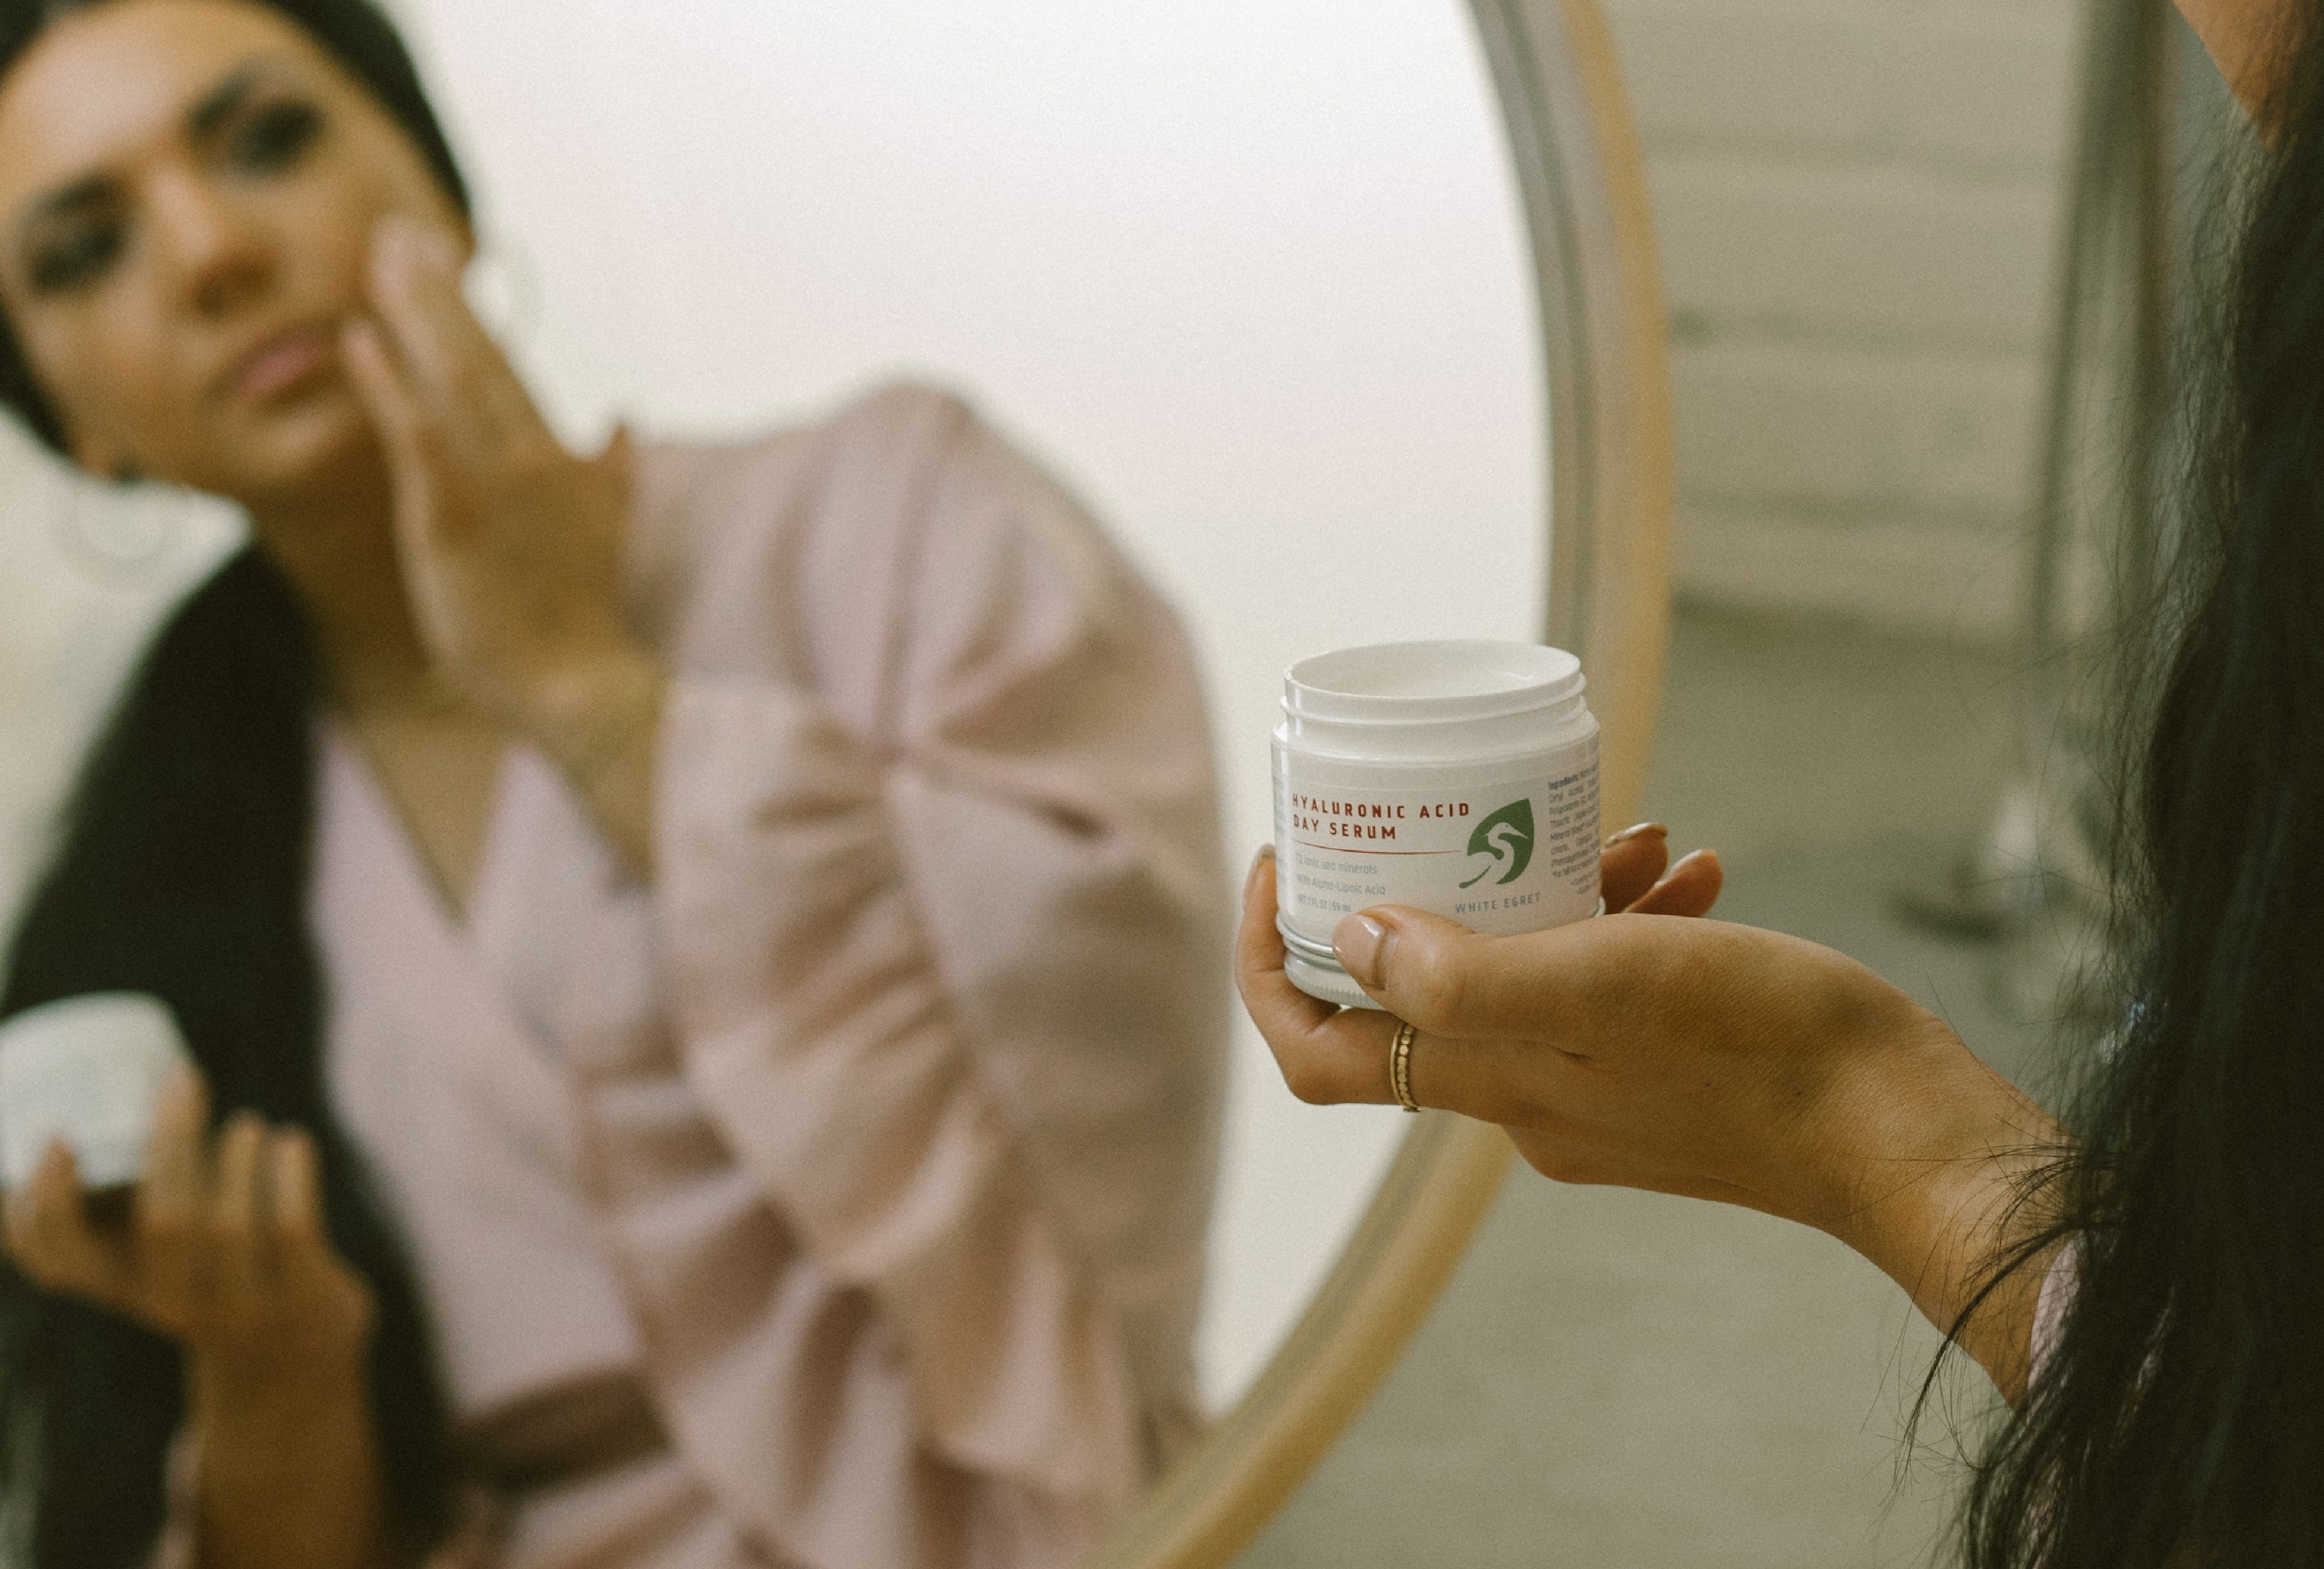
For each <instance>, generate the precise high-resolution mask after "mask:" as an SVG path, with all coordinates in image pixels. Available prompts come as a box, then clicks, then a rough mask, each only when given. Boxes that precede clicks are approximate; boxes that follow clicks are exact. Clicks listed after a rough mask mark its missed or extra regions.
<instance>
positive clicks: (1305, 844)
mask: <svg viewBox="0 0 2324 1569" xmlns="http://www.w3.org/2000/svg"><path fill="white" fill-rule="evenodd" d="M1291 842H1292V843H1293V844H1296V845H1298V846H1299V847H1300V848H1301V849H1302V850H1328V851H1330V852H1331V853H1332V854H1334V855H1455V854H1460V852H1458V851H1456V850H1348V849H1343V848H1342V847H1341V846H1340V845H1337V844H1315V843H1314V841H1312V840H1308V839H1294V840H1292V841H1291Z"/></svg>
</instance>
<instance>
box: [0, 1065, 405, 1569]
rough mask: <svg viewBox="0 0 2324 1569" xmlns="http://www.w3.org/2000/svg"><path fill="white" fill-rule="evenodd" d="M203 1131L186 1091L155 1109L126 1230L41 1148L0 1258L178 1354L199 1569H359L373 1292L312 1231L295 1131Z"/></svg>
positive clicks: (68, 1166)
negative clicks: (97, 1210)
mask: <svg viewBox="0 0 2324 1569" xmlns="http://www.w3.org/2000/svg"><path fill="white" fill-rule="evenodd" d="M207 1121H208V1111H207V1106H206V1104H205V1100H204V1096H203V1094H202V1091H201V1086H200V1085H199V1084H198V1083H197V1082H195V1081H192V1080H190V1079H189V1080H188V1081H187V1083H186V1084H184V1085H183V1086H182V1087H181V1088H180V1090H179V1091H178V1092H176V1093H174V1094H172V1095H171V1097H170V1098H169V1099H168V1100H167V1101H165V1102H164V1103H163V1105H162V1107H161V1115H160V1117H159V1119H158V1120H157V1123H156V1127H155V1131H154V1136H153V1142H152V1149H151V1150H150V1152H149V1155H148V1158H147V1164H146V1173H145V1177H144V1180H143V1182H142V1183H141V1184H140V1185H139V1186H138V1189H137V1194H136V1197H135V1200H134V1208H133V1211H132V1214H131V1217H130V1219H129V1220H128V1222H127V1223H126V1224H123V1225H108V1224H105V1223H97V1222H93V1221H92V1220H91V1218H90V1216H89V1214H88V1206H87V1204H86V1203H85V1196H84V1195H83V1193H82V1191H81V1187H80V1184H79V1181H78V1177H77V1175H76V1174H75V1172H74V1169H73V1163H72V1158H71V1156H70V1155H69V1153H67V1152H66V1151H65V1150H64V1149H62V1148H56V1149H51V1151H50V1152H49V1155H48V1158H47V1159H46V1160H45V1161H43V1162H42V1166H41V1168H40V1171H39V1173H38V1175H37V1176H35V1177H34V1178H33V1180H32V1183H31V1184H30V1185H28V1186H27V1187H26V1189H25V1190H24V1191H23V1192H22V1193H19V1194H13V1195H10V1197H9V1203H8V1206H7V1237H8V1250H9V1252H10V1253H11V1255H12V1256H13V1257H14V1259H15V1260H16V1262H17V1263H18V1265H19V1266H20V1267H21V1268H22V1269H23V1270H24V1272H25V1274H26V1275H27V1276H28V1277H30V1278H32V1280H33V1281H34V1282H35V1283H37V1284H38V1285H40V1286H41V1287H42V1288H43V1289H45V1290H50V1291H56V1292H60V1293H66V1294H69V1295H71V1296H75V1297H81V1298H83V1299H84V1300H87V1301H90V1302H93V1303H95V1304H97V1306H100V1307H104V1308H106V1309H107V1310H109V1311H112V1312H115V1313H117V1314H120V1315H122V1316H124V1317H126V1318H130V1319H134V1320H135V1321H136V1322H138V1323H140V1324H144V1325H146V1326H147V1327H149V1328H152V1329H154V1330H156V1331H159V1332H160V1333H161V1334H166V1335H168V1336H170V1337H171V1339H173V1340H175V1341H177V1342H178V1343H179V1344H180V1346H181V1347H182V1348H183V1349H184V1351H185V1353H186V1366H187V1396H188V1407H189V1428H188V1436H189V1438H190V1440H191V1442H192V1444H193V1446H194V1454H195V1456H196V1460H197V1472H196V1476H195V1478H194V1483H193V1497H192V1499H191V1500H189V1501H190V1503H191V1506H192V1512H193V1516H194V1518H193V1520H192V1521H191V1526H192V1531H191V1536H192V1539H193V1546H194V1550H195V1555H196V1558H197V1560H198V1563H199V1564H200V1565H201V1569H360V1566H362V1565H364V1564H367V1563H369V1562H370V1561H371V1560H372V1559H373V1558H374V1555H375V1553H376V1549H377V1545H378V1535H379V1464H378V1457H377V1454H376V1453H375V1449H374V1437H373V1429H372V1421H371V1410H370V1398H369V1395H368V1392H367V1386H366V1380H365V1375H364V1367H365V1361H366V1353H367V1352H368V1349H369V1346H370V1341H371V1329H372V1321H373V1312H372V1303H371V1296H370V1293H369V1291H368V1290H367V1289H366V1288H365V1287H364V1284H363V1282H362V1280H361V1279H360V1278H358V1277H356V1276H355V1273H354V1272H353V1271H352V1270H350V1269H348V1268H347V1267H346V1265H345V1264H343V1263H342V1262H340V1260H338V1259H337V1256H336V1255H335V1254H334V1253H333V1252H332V1251H331V1247H330V1243H329V1241H328V1240H327V1237H326V1236H325V1233H324V1229H323V1220H322V1203H321V1195H320V1192H319V1185H318V1177H317V1169H316V1161H315V1149H314V1145H313V1142H312V1141H311V1140H309V1138H308V1136H307V1135H306V1134H305V1133H303V1132H300V1131H283V1130H271V1129H269V1128H267V1127H266V1126H265V1125H264V1124H263V1122H262V1121H260V1120H259V1119H258V1118H256V1117H254V1116H253V1115H251V1114H249V1113H247V1112H244V1113H237V1114H236V1115H235V1116H234V1117H231V1118H229V1119H228V1120H227V1121H226V1126H225V1127H224V1128H223V1129H222V1130H221V1131H219V1133H218V1135H217V1138H216V1139H215V1140H213V1139H211V1138H210V1137H208V1134H207V1133H206V1132H205V1128H206V1126H207Z"/></svg>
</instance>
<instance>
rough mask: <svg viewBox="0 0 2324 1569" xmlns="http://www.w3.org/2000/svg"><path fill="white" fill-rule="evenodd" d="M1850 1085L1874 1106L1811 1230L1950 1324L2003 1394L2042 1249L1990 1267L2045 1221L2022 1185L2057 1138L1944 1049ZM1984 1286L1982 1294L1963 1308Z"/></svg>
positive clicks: (2024, 1346)
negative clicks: (1824, 1216)
mask: <svg viewBox="0 0 2324 1569" xmlns="http://www.w3.org/2000/svg"><path fill="white" fill-rule="evenodd" d="M1900 1047H1901V1043H1900ZM1901 1049H1902V1051H1903V1052H1905V1053H1909V1052H1910V1050H1911V1049H1912V1048H1908V1047H1904V1048H1901ZM1858 1093H1859V1094H1862V1095H1864V1096H1865V1097H1866V1098H1867V1099H1872V1100H1877V1104H1874V1105H1870V1106H1867V1108H1866V1109H1865V1112H1864V1114H1863V1119H1862V1126H1863V1128H1864V1135H1863V1141H1862V1143H1861V1145H1860V1147H1859V1148H1860V1153H1859V1155H1858V1158H1857V1162H1856V1164H1857V1167H1858V1178H1857V1194H1856V1197H1855V1200H1854V1202H1853V1203H1852V1204H1850V1205H1849V1206H1848V1207H1847V1208H1846V1209H1845V1210H1844V1211H1842V1212H1841V1213H1840V1214H1836V1215H1835V1216H1834V1217H1833V1218H1832V1219H1831V1221H1829V1222H1828V1223H1826V1224H1825V1227H1824V1229H1826V1230H1828V1231H1830V1232H1831V1233H1832V1234H1833V1235H1835V1236H1837V1237H1838V1238H1840V1241H1844V1242H1847V1243H1848V1244H1849V1246H1851V1247H1853V1248H1855V1249H1856V1251H1858V1252H1860V1253H1862V1254H1863V1255H1864V1256H1865V1257H1866V1258H1867V1259H1868V1260H1871V1261H1872V1262H1873V1263H1874V1264H1875V1265H1877V1266H1878V1267H1879V1269H1881V1270H1882V1271H1883V1272H1884V1273H1886V1275H1887V1276H1888V1277H1889V1278H1891V1279H1893V1280H1895V1282H1896V1284H1897V1285H1899V1286H1901V1287H1903V1288H1904V1290H1905V1292H1906V1293H1907V1294H1908V1295H1910V1296H1911V1297H1912V1298H1913V1302H1914V1306H1917V1307H1919V1308H1920V1310H1921V1312H1922V1313H1923V1315H1926V1317H1927V1318H1928V1319H1929V1321H1930V1322H1931V1323H1932V1324H1935V1325H1936V1326H1937V1327H1938V1328H1939V1329H1941V1330H1944V1331H1946V1332H1948V1333H1953V1334H1957V1336H1958V1341H1959V1343H1960V1348H1961V1349H1962V1350H1963V1351H1964V1352H1968V1353H1969V1356H1970V1357H1971V1358H1973V1359H1974V1360H1975V1361H1977V1362H1978V1365H1979V1366H1981V1367H1982V1368H1984V1369H1985V1371H1986V1372H1987V1375H1989V1376H1990V1377H1991V1378H1992V1380H1993V1381H1994V1383H1995V1385H1996V1386H1997V1388H1999V1389H2000V1390H2001V1392H2002V1394H2003V1395H2004V1396H2005V1397H2006V1398H2007V1399H2008V1400H2009V1401H2010V1403H2011V1404H2013V1405H2015V1404H2016V1403H2017V1402H2018V1401H2020V1400H2021V1399H2022V1398H2024V1390H2025V1380H2026V1375H2027V1371H2028V1363H2029V1355H2030V1349H2031V1345H2032V1339H2033V1315H2034V1307H2035V1304H2036V1302H2037V1301H2038V1299H2039V1297H2040V1295H2041V1287H2042V1277H2043V1270H2044V1269H2045V1268H2046V1266H2047V1262H2048V1260H2047V1259H2046V1257H2045V1258H2037V1259H2034V1260H2030V1261H2029V1262H2028V1263H2027V1264H2026V1265H2025V1266H2024V1267H2023V1268H2020V1269H2016V1270H2015V1271H2013V1272H2012V1273H2011V1274H2010V1275H2008V1276H2007V1277H2006V1278H2003V1279H2001V1280H1999V1281H1998V1282H1993V1270H1994V1269H1995V1266H1996V1264H1997V1261H1998V1260H2002V1259H2004V1258H2006V1257H2007V1256H2008V1254H2009V1253H2010V1252H2011V1251H2013V1250H2014V1249H2015V1248H2016V1247H2017V1246H2018V1245H2019V1244H2020V1243H2021V1242H2022V1241H2024V1240H2025V1239H2027V1238H2030V1237H2032V1236H2034V1235H2036V1234H2037V1233H2038V1232H2040V1231H2041V1229H2042V1228H2043V1226H2045V1225H2046V1224H2048V1223H2049V1220H2050V1218H2051V1216H2050V1212H2049V1210H2048V1209H2047V1207H2046V1206H2045V1205H2044V1204H2043V1203H2042V1202H2041V1201H2040V1198H2039V1196H2038V1195H2036V1196H2035V1197H2034V1198H2033V1199H2032V1200H2030V1201H2029V1200H2028V1199H2027V1197H2026V1194H2027V1184H2028V1182H2029V1179H2032V1178H2033V1177H2037V1176H2038V1175H2039V1173H2040V1172H2041V1170H2042V1169H2043V1168H2044V1167H2045V1166H2046V1165H2047V1164H2048V1163H2050V1162H2051V1161H2052V1160H2054V1159H2055V1158H2057V1156H2058V1154H2059V1152H2060V1151H2061V1149H2063V1147H2064V1145H2065V1143H2066V1134H2065V1132H2064V1131H2063V1130H2062V1129H2061V1127H2060V1126H2059V1125H2058V1124H2057V1122H2056V1121H2054V1120H2053V1119H2052V1118H2051V1117H2050V1116H2049V1114H2048V1113H2047V1112H2043V1110H2042V1109H2041V1108H2040V1107H2039V1106H2037V1105H2035V1104H2034V1103H2033V1102H2032V1101H2029V1100H2028V1099H2026V1098H2025V1096H2024V1095H2023V1094H2019V1093H2018V1091H2017V1090H2016V1089H2015V1087H2014V1086H2012V1085H2011V1084H2009V1083H2008V1081H2007V1080H2006V1079H2004V1078H2003V1077H2002V1076H2001V1075H1998V1074H1997V1073H1995V1072H1993V1070H1992V1069H1990V1068H1988V1067H1987V1066H1985V1065H1984V1064H1982V1063H1980V1062H1978V1061H1977V1060H1976V1059H1975V1058H1974V1057H1970V1056H1969V1054H1968V1053H1967V1052H1966V1051H1965V1050H1960V1049H1958V1048H1955V1049H1954V1050H1951V1051H1943V1050H1938V1051H1932V1053H1931V1054H1930V1056H1929V1057H1928V1058H1927V1059H1925V1060H1923V1061H1920V1062H1908V1063H1904V1064H1900V1065H1897V1067H1896V1071H1895V1073H1894V1074H1893V1075H1876V1076H1873V1077H1871V1078H1870V1079H1868V1080H1867V1084H1865V1085H1864V1087H1863V1088H1862V1090H1861V1091H1860V1092H1858ZM1988 1283H1993V1289H1992V1291H1991V1292H1990V1293H1989V1294H1988V1295H1987V1297H1986V1299H1985V1300H1984V1301H1983V1302H1982V1303H1978V1306H1977V1311H1976V1312H1975V1313H1973V1314H1971V1313H1969V1305H1970V1304H1971V1303H1972V1302H1974V1301H1976V1299H1977V1297H1978V1293H1979V1292H1980V1291H1983V1290H1984V1289H1985V1288H1986V1287H1987V1284H1988ZM1964 1315H1967V1316H1966V1317H1964Z"/></svg>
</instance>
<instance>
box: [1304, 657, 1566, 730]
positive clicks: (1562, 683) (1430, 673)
mask: <svg viewBox="0 0 2324 1569" xmlns="http://www.w3.org/2000/svg"><path fill="white" fill-rule="evenodd" d="M1584 684H1585V683H1584V681H1583V679H1582V661H1581V660H1578V659H1576V658H1574V657H1573V655H1572V654H1570V653H1568V652H1566V651H1564V650H1563V649H1554V648H1550V647H1548V646H1547V645H1545V644H1542V643H1521V642H1494V641H1483V640H1476V641H1466V640H1448V641H1435V642H1403V643H1373V644H1371V645H1369V646H1368V647H1364V648H1353V649H1341V650H1338V651H1335V652H1333V653H1328V654H1317V655H1315V656H1314V658H1313V659H1305V660H1300V661H1299V662H1298V663H1297V664H1295V665H1293V666H1292V667H1291V668H1290V669H1288V670H1286V671H1285V672H1284V676H1283V711H1284V712H1285V713H1286V714H1288V715H1293V716H1294V717H1296V718H1299V719H1313V720H1323V721H1336V722H1339V723H1342V724H1360V725H1440V724H1443V723H1445V722H1446V721H1448V720H1462V719H1496V718H1500V717H1503V716H1505V715H1512V714H1525V713H1530V712H1533V711H1534V710H1536V709H1541V708H1548V707H1554V706H1558V705H1560V704H1563V703H1569V702H1572V700H1574V699H1575V698H1577V697H1580V696H1581V695H1582V688H1583V686H1584Z"/></svg>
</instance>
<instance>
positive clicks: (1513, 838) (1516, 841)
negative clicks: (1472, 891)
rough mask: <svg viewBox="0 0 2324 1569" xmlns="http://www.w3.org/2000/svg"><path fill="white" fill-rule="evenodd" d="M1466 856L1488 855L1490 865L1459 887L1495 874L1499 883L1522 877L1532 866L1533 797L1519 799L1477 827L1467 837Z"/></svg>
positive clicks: (1470, 885) (1476, 882)
mask: <svg viewBox="0 0 2324 1569" xmlns="http://www.w3.org/2000/svg"><path fill="white" fill-rule="evenodd" d="M1469 854H1471V855H1490V856H1491V857H1492V858H1493V863H1492V864H1491V865H1489V866H1488V867H1486V868H1485V869H1484V870H1483V871H1482V872H1478V873H1477V875H1476V876H1474V877H1471V879H1469V881H1466V882H1464V883H1462V885H1461V886H1462V887H1463V888H1474V887H1476V886H1477V884H1479V883H1480V882H1482V881H1485V879H1486V878H1488V877H1490V876H1491V875H1492V874H1493V873H1494V872H1500V874H1501V876H1500V881H1501V882H1515V881H1517V879H1518V878H1520V877H1523V876H1524V875H1525V869H1526V867H1527V866H1529V865H1531V864H1532V863H1533V798H1531V797H1529V796H1526V797H1520V798H1517V799H1516V800H1514V801H1511V802H1510V803H1509V804H1508V806H1506V807H1503V808H1501V809H1500V810H1499V811H1498V812H1495V813H1494V814H1493V815H1492V816H1491V817H1487V818H1486V819H1485V820H1484V821H1483V822H1481V823H1480V824H1478V825H1477V831H1476V832H1475V833H1473V834H1471V835H1469ZM1495 886H1496V887H1498V886H1499V883H1497V884H1495Z"/></svg>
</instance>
